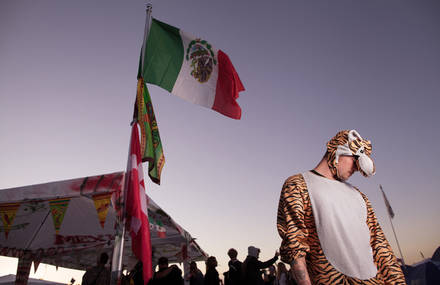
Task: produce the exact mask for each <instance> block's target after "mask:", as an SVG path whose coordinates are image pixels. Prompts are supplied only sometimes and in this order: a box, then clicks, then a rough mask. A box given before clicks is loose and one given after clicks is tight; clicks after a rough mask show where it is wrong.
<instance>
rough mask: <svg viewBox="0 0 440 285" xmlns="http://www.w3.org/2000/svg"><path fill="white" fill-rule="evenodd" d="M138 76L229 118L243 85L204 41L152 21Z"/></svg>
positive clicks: (221, 54) (226, 61) (236, 109)
mask: <svg viewBox="0 0 440 285" xmlns="http://www.w3.org/2000/svg"><path fill="white" fill-rule="evenodd" d="M138 77H142V78H143V79H144V80H145V82H147V83H152V84H155V85H158V86H160V87H162V88H164V89H166V90H168V91H169V92H171V93H172V94H174V95H176V96H178V97H181V98H183V99H185V100H188V101H190V102H192V103H194V104H198V105H201V106H204V107H207V108H211V109H213V110H215V111H217V112H219V113H221V114H223V115H225V116H228V117H230V118H233V119H240V118H241V108H240V106H239V105H238V104H237V102H236V99H237V98H238V96H239V92H240V91H243V90H244V87H243V84H242V83H241V80H240V78H239V76H238V74H237V72H236V71H235V68H234V66H233V65H232V63H231V61H230V59H229V57H228V56H227V55H226V54H225V53H224V52H222V51H221V50H217V49H216V48H215V47H213V46H212V45H211V44H210V43H209V42H208V41H206V40H204V39H201V38H196V37H194V36H192V35H190V34H188V33H185V32H183V31H182V30H180V29H178V28H176V27H173V26H170V25H168V24H166V23H163V22H160V21H158V20H156V19H154V18H153V19H152V22H151V27H150V31H149V34H148V39H147V42H146V48H145V57H144V64H143V70H141V71H140V74H139V75H138Z"/></svg>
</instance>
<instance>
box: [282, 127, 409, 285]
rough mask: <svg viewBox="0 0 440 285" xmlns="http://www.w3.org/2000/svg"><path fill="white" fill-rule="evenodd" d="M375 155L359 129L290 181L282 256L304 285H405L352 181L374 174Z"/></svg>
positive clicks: (284, 201)
mask: <svg viewBox="0 0 440 285" xmlns="http://www.w3.org/2000/svg"><path fill="white" fill-rule="evenodd" d="M371 152H372V147H371V142H370V141H368V140H365V139H363V138H362V137H361V136H360V135H359V133H358V132H357V131H356V130H344V131H340V132H338V133H337V134H336V136H334V137H333V138H332V139H331V140H330V141H329V142H328V143H327V151H326V153H325V155H324V157H323V158H322V160H321V161H320V162H319V164H318V165H317V166H316V167H315V168H314V169H313V170H311V171H306V172H304V173H301V174H296V175H293V176H291V177H289V178H288V179H287V180H286V181H285V183H284V185H283V188H282V191H281V196H280V201H279V205H278V215H277V228H278V233H279V235H280V236H281V239H282V242H281V247H280V255H281V260H282V261H283V262H286V263H289V264H290V265H291V272H292V275H293V276H294V277H295V279H296V281H297V283H298V284H405V278H404V275H403V273H402V271H401V269H400V267H399V264H398V263H397V259H396V257H395V256H394V253H393V251H392V249H391V247H390V245H389V243H388V241H387V240H386V238H385V235H384V233H383V231H382V229H381V227H380V226H379V223H378V221H377V218H376V215H375V214H374V211H373V208H372V206H371V203H370V202H369V200H368V198H367V196H365V195H364V194H363V193H362V192H360V191H359V190H358V189H357V188H355V187H353V186H352V185H351V184H349V183H347V182H346V180H347V179H348V178H350V176H351V175H353V173H355V172H356V171H359V172H360V173H361V174H362V175H363V176H365V177H370V176H372V175H374V173H375V165H374V162H373V160H372V159H371Z"/></svg>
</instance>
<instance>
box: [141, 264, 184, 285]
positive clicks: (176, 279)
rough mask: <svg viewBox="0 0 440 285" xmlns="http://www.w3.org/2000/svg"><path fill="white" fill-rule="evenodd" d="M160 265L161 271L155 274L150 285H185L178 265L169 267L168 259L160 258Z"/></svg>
mask: <svg viewBox="0 0 440 285" xmlns="http://www.w3.org/2000/svg"><path fill="white" fill-rule="evenodd" d="M158 265H159V270H158V271H156V272H155V273H154V275H153V278H152V279H151V281H150V282H149V283H148V284H149V285H153V284H154V285H162V284H164V285H165V284H166V285H183V278H182V270H180V269H179V268H178V267H177V266H176V265H171V266H168V258H166V257H161V258H159V261H158Z"/></svg>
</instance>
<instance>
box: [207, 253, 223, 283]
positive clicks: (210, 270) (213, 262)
mask: <svg viewBox="0 0 440 285" xmlns="http://www.w3.org/2000/svg"><path fill="white" fill-rule="evenodd" d="M216 267H217V259H216V258H215V257H214V256H210V257H208V260H206V273H205V280H204V282H203V284H204V285H220V278H219V277H218V272H217V269H215V268H216Z"/></svg>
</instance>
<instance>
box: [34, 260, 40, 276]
mask: <svg viewBox="0 0 440 285" xmlns="http://www.w3.org/2000/svg"><path fill="white" fill-rule="evenodd" d="M40 262H41V260H35V259H34V274H35V273H37V270H38V266H39V265H40Z"/></svg>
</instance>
